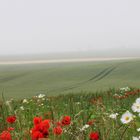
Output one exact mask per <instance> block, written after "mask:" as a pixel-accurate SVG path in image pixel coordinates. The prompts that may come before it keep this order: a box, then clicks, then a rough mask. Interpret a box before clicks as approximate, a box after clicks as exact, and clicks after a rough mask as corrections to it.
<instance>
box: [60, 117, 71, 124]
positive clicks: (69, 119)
mask: <svg viewBox="0 0 140 140" xmlns="http://www.w3.org/2000/svg"><path fill="white" fill-rule="evenodd" d="M70 123H71V118H70V116H65V117H63V119H62V125H70Z"/></svg>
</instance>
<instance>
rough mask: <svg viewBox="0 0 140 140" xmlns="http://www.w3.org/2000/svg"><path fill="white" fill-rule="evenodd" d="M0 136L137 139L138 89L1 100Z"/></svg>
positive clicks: (8, 139) (1, 139)
mask: <svg viewBox="0 0 140 140" xmlns="http://www.w3.org/2000/svg"><path fill="white" fill-rule="evenodd" d="M0 140H140V90H139V89H136V88H131V87H124V88H120V89H110V90H108V91H106V92H100V93H87V94H84V93H78V94H68V95H59V96H47V94H45V93H44V94H39V95H37V96H34V97H32V98H24V99H22V100H14V99H10V100H5V98H4V95H3V96H2V100H1V103H0Z"/></svg>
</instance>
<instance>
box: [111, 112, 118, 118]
mask: <svg viewBox="0 0 140 140" xmlns="http://www.w3.org/2000/svg"><path fill="white" fill-rule="evenodd" d="M117 116H118V113H114V114H110V115H109V118H111V119H116V118H117Z"/></svg>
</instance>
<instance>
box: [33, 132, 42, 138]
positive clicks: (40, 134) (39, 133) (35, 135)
mask: <svg viewBox="0 0 140 140" xmlns="http://www.w3.org/2000/svg"><path fill="white" fill-rule="evenodd" d="M39 138H44V136H43V134H42V133H41V132H39V131H35V132H34V133H33V134H32V140H38V139H39Z"/></svg>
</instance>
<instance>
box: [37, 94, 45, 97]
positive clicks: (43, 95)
mask: <svg viewBox="0 0 140 140" xmlns="http://www.w3.org/2000/svg"><path fill="white" fill-rule="evenodd" d="M45 96H46V95H45V94H39V95H38V96H37V97H38V98H44V97H45Z"/></svg>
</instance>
